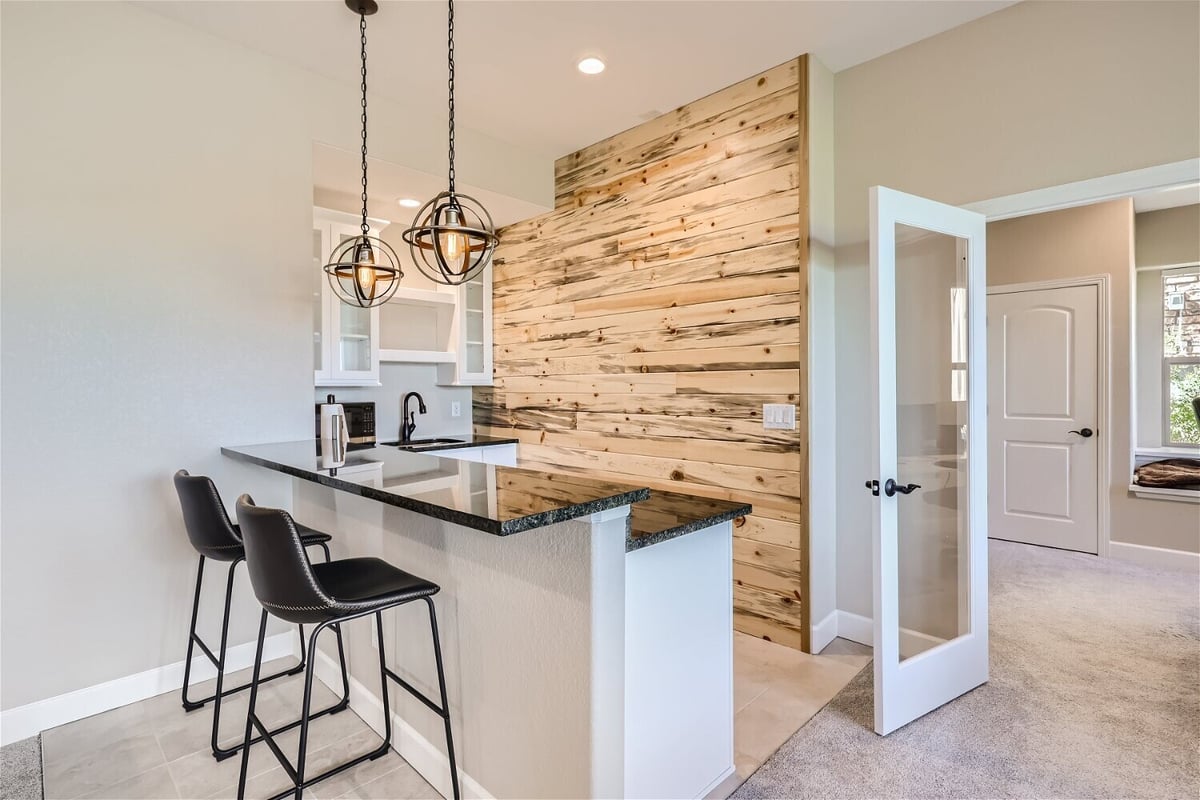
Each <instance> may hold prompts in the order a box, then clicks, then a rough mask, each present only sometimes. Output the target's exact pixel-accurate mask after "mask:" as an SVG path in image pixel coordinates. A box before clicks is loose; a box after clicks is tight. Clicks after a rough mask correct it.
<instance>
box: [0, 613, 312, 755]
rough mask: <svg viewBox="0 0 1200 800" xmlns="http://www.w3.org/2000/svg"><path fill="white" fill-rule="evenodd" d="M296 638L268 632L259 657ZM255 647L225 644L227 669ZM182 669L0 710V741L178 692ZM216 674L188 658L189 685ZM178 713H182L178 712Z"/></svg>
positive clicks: (290, 647)
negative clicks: (190, 682) (228, 645)
mask: <svg viewBox="0 0 1200 800" xmlns="http://www.w3.org/2000/svg"><path fill="white" fill-rule="evenodd" d="M296 642H297V639H296V633H295V631H288V632H287V633H279V634H276V635H274V636H268V637H267V639H266V642H265V643H264V644H263V658H264V659H265V660H268V661H270V660H273V659H276V658H283V657H284V656H289V655H294V654H295V652H296ZM254 647H255V643H254V642H246V643H245V644H239V645H235V646H233V647H230V648H229V649H228V650H227V651H226V653H225V658H226V660H227V662H228V664H229V666H228V671H229V672H236V671H237V670H239V669H245V668H246V667H249V666H252V665H253V664H254ZM183 667H184V662H183V660H179V661H176V662H175V663H174V664H167V665H165V666H162V667H155V668H154V669H148V670H146V671H145V672H139V673H137V674H136V675H126V676H125V677H124V678H116V679H114V680H111V681H106V682H104V683H99V684H96V685H95V686H88V687H86V688H83V689H76V690H75V691H73V692H67V693H66V694H60V695H58V696H56V697H48V698H46V699H45V700H38V701H36V702H33V703H29V704H27V705H23V706H17V707H16V708H10V709H8V710H7V711H3V712H0V745H6V744H9V743H11V742H19V741H20V740H22V739H27V738H28V737H30V736H34V735H36V734H38V733H41V732H42V731H44V730H48V729H50V728H54V727H57V726H59V725H65V724H66V723H68V722H74V721H75V720H77V719H83V718H84V717H90V716H92V715H93V714H99V713H101V712H104V711H111V710H112V709H114V708H120V707H121V706H126V705H129V704H130V703H136V702H138V701H139V700H145V699H146V698H148V697H154V696H156V695H160V694H162V693H163V692H172V691H178V690H179V689H180V688H181V687H182V686H183ZM216 675H217V670H216V668H215V667H214V666H213V665H212V662H211V661H209V660H208V658H207V657H205V655H204V654H203V653H200V654H198V655H196V656H194V657H193V658H192V674H191V676H190V679H191V681H192V682H193V683H199V682H201V681H206V680H208V679H209V678H215V677H216ZM180 713H183V712H182V710H180Z"/></svg>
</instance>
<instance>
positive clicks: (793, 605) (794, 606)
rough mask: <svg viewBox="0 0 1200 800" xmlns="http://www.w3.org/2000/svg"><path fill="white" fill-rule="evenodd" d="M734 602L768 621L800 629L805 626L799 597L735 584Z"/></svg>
mask: <svg viewBox="0 0 1200 800" xmlns="http://www.w3.org/2000/svg"><path fill="white" fill-rule="evenodd" d="M733 602H734V603H735V604H736V605H737V606H738V607H739V608H743V609H745V610H746V611H748V612H750V613H752V614H758V615H759V616H761V617H766V618H767V619H772V620H779V621H782V622H789V623H791V624H793V625H795V626H796V627H797V628H799V627H800V626H801V625H803V614H802V611H801V606H802V603H801V601H800V598H799V597H792V596H789V595H782V594H777V593H776V592H772V591H770V590H767V589H763V588H760V587H758V586H749V585H746V584H742V583H738V582H736V581H735V582H734V584H733Z"/></svg>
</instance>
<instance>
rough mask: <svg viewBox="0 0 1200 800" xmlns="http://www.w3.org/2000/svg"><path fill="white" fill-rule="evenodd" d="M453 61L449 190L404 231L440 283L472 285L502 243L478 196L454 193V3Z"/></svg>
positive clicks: (421, 265) (450, 27)
mask: <svg viewBox="0 0 1200 800" xmlns="http://www.w3.org/2000/svg"><path fill="white" fill-rule="evenodd" d="M447 41H448V46H447V62H448V64H449V69H450V81H449V87H450V103H449V108H450V126H449V127H450V149H449V155H450V174H449V187H448V188H447V189H446V191H444V192H442V193H440V194H439V195H438V196H437V197H435V198H433V199H432V200H430V201H429V202H428V203H426V204H425V205H424V206H422V207H421V209H420V210H419V211H418V212H417V216H416V219H414V220H413V225H412V227H411V228H409V229H408V230H406V231H405V232H404V241H406V242H408V247H409V251H410V252H411V253H412V257H413V262H414V263H415V264H416V265H417V269H419V270H421V272H422V273H424V274H425V276H426V277H428V278H430V279H431V280H433V281H436V282H437V283H444V284H447V285H449V286H457V285H459V284H462V283H466V282H467V281H469V280H471V279H472V278H474V277H475V276H477V275H478V274H479V273H480V272H482V271H483V270H484V268H485V267H487V265H488V264H489V263H490V262H491V260H492V253H493V252H494V251H495V249H496V243H497V242H499V241H500V238H499V237H498V236H496V231H495V226H494V225H493V224H492V217H491V215H490V214H488V212H487V209H485V208H484V207H483V205H482V204H481V203H480V202H479V201H478V200H476V199H475V198H473V197H468V196H467V195H465V194H459V193H458V192H457V191H456V190H455V188H454V0H449V17H448V23H447Z"/></svg>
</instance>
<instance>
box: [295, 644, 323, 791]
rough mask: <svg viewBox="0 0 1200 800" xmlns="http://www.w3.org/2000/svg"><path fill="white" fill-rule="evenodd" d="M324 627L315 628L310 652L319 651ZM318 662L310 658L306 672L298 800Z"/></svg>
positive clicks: (301, 716) (309, 646) (297, 762)
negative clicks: (314, 677)
mask: <svg viewBox="0 0 1200 800" xmlns="http://www.w3.org/2000/svg"><path fill="white" fill-rule="evenodd" d="M323 627H324V626H323V625H318V626H317V627H316V628H315V629H314V630H313V633H312V638H311V639H310V640H309V642H308V650H309V652H310V653H316V652H317V636H318V635H319V634H320V633H321V630H322V628H323ZM316 663H317V659H316V658H310V659H309V660H308V668H307V669H306V670H305V672H304V699H303V700H301V701H300V749H299V751H298V752H297V753H296V774H295V776H294V780H295V783H296V800H301V798H302V797H303V795H304V762H305V759H306V757H307V756H308V752H307V751H308V723H309V716H308V712H309V708H311V706H312V684H313V673H314V672H315V671H316V670H315V668H314V665H315V664H316Z"/></svg>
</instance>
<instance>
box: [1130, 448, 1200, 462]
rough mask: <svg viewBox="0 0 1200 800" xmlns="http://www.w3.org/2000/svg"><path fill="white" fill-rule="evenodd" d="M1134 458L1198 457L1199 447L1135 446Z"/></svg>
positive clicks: (1199, 456)
mask: <svg viewBox="0 0 1200 800" xmlns="http://www.w3.org/2000/svg"><path fill="white" fill-rule="evenodd" d="M1133 456H1134V458H1135V459H1148V460H1154V459H1159V458H1200V447H1183V446H1175V447H1135V448H1134V449H1133Z"/></svg>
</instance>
